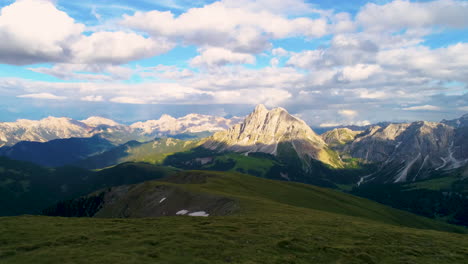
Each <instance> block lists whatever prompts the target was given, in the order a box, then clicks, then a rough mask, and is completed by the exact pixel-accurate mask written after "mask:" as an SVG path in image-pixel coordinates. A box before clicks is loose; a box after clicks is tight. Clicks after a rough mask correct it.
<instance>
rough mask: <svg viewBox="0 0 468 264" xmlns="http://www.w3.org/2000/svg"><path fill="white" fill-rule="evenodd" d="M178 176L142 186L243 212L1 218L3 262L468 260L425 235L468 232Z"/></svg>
mask: <svg viewBox="0 0 468 264" xmlns="http://www.w3.org/2000/svg"><path fill="white" fill-rule="evenodd" d="M182 173H183V174H185V176H188V175H194V176H195V177H192V179H197V181H196V182H197V183H194V181H190V178H191V177H185V176H184V177H179V178H181V179H187V181H186V183H185V184H181V183H179V184H176V183H174V182H162V181H152V182H149V183H148V182H147V183H143V184H145V185H148V186H149V187H151V186H153V185H154V186H157V185H169V186H171V185H172V186H177V187H178V188H182V189H185V190H186V191H190V192H192V193H205V194H211V195H220V196H225V197H230V198H233V199H235V200H236V201H238V202H239V205H240V209H239V210H237V211H236V213H235V214H234V215H230V216H210V217H207V218H197V217H187V216H179V217H177V216H170V217H160V218H146V219H145V218H143V219H99V218H60V217H55V218H51V217H40V216H20V217H3V218H0V234H2V235H1V236H0V262H1V263H466V259H467V257H468V235H466V234H456V233H447V232H440V231H436V230H429V229H438V230H445V231H455V232H463V231H466V230H465V229H463V228H460V227H455V226H450V225H446V224H443V223H439V222H436V221H432V220H430V219H426V218H422V217H419V216H416V215H412V214H409V213H406V212H402V211H398V210H395V209H391V208H389V207H385V206H383V205H380V204H377V203H374V202H371V201H368V200H366V199H362V198H358V197H353V196H351V195H347V194H343V193H340V192H337V191H333V190H329V189H324V188H319V187H314V186H309V185H305V184H299V183H288V182H280V181H272V180H266V179H261V178H257V177H253V176H248V175H243V174H239V173H222V172H211V171H210V172H205V171H189V172H182ZM202 176H206V181H204V180H201V181H199V180H200V179H203V177H202ZM171 177H172V176H171ZM175 182H177V181H175ZM190 182H192V183H190ZM150 185H151V186H150ZM149 187H148V188H143V189H145V190H151V189H154V188H149ZM169 199H170V198H169ZM408 226H410V227H417V228H423V229H414V228H409V227H408Z"/></svg>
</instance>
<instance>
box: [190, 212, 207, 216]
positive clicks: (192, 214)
mask: <svg viewBox="0 0 468 264" xmlns="http://www.w3.org/2000/svg"><path fill="white" fill-rule="evenodd" d="M188 215H190V216H203V217H207V216H209V214H207V213H206V212H205V211H198V212H193V213H190V214H188Z"/></svg>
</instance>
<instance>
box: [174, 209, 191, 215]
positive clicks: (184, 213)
mask: <svg viewBox="0 0 468 264" xmlns="http://www.w3.org/2000/svg"><path fill="white" fill-rule="evenodd" d="M188 212H189V211H188V210H180V211H178V212H177V213H176V215H186V214H187V213H188Z"/></svg>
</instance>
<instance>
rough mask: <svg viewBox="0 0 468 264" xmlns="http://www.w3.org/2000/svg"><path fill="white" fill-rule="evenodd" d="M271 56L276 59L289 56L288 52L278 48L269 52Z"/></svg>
mask: <svg viewBox="0 0 468 264" xmlns="http://www.w3.org/2000/svg"><path fill="white" fill-rule="evenodd" d="M271 54H273V56H276V57H286V56H289V51H287V50H285V49H283V48H281V47H279V48H276V49H272V50H271Z"/></svg>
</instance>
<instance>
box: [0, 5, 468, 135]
mask: <svg viewBox="0 0 468 264" xmlns="http://www.w3.org/2000/svg"><path fill="white" fill-rule="evenodd" d="M0 8H1V11H0V12H1V13H0V36H1V37H2V42H1V43H0V92H1V94H2V96H1V97H0V122H1V121H14V120H16V119H19V118H27V119H40V118H44V117H47V116H68V117H72V118H76V119H82V118H86V117H88V116H91V115H98V116H103V117H109V118H112V119H115V120H116V121H121V122H127V123H129V122H133V121H137V120H147V119H156V118H159V116H160V115H162V114H164V113H167V114H170V115H173V116H176V117H178V116H183V115H186V114H188V113H192V112H193V113H203V114H215V115H220V116H231V115H245V114H247V113H249V112H250V111H251V110H252V109H253V107H254V106H255V105H256V104H260V103H262V104H265V105H266V106H267V107H276V106H281V107H284V108H286V109H288V110H289V111H290V112H291V113H293V114H295V115H297V116H299V117H301V118H303V119H304V120H305V121H306V122H308V123H309V124H310V125H311V126H313V127H318V126H322V127H325V126H332V125H338V124H358V125H359V124H368V123H374V122H379V121H412V120H429V121H438V120H440V119H443V118H456V117H458V116H460V115H462V114H465V113H468V93H467V92H468V91H467V83H468V16H466V14H468V1H461V0H437V1H405V0H394V1H387V0H376V1H362V0H357V1H302V0H283V1H280V0H221V1H188V0H165V1H150V0H140V1H110V0H102V1H90V0H83V1H64V0H55V1H51V0H19V1H11V0H3V1H0Z"/></svg>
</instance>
